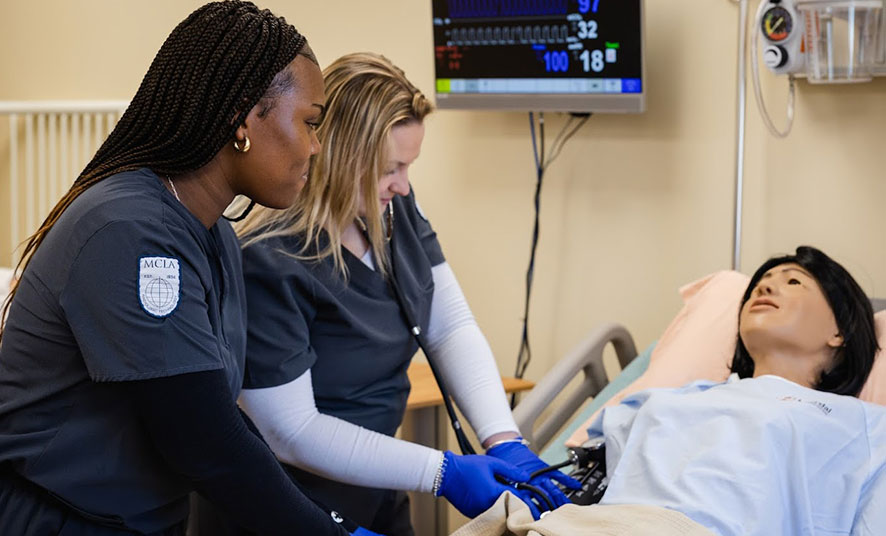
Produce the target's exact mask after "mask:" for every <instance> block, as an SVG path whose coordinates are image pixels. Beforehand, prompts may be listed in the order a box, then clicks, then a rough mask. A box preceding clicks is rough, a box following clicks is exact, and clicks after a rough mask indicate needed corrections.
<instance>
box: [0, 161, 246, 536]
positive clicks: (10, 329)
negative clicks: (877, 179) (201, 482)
mask: <svg viewBox="0 0 886 536" xmlns="http://www.w3.org/2000/svg"><path fill="white" fill-rule="evenodd" d="M245 313H246V311H245V291H244V288H243V282H242V266H241V262H240V248H239V245H238V242H237V239H236V236H235V235H234V232H233V230H232V229H231V226H230V225H229V224H228V223H227V222H224V221H220V222H219V223H217V224H216V225H214V226H213V227H212V228H211V229H208V230H207V229H206V228H205V227H203V225H202V224H201V223H200V222H199V221H198V220H197V219H196V218H195V217H194V216H193V215H192V214H191V213H190V212H188V210H187V209H186V208H185V207H184V206H183V205H181V203H179V202H178V201H177V200H176V199H175V198H174V197H173V196H172V194H170V193H169V192H168V191H167V190H166V188H165V187H164V186H163V184H162V183H161V182H160V180H159V179H158V177H157V175H155V174H154V173H152V172H151V171H149V170H147V169H142V170H138V171H131V172H125V173H120V174H117V175H113V176H111V177H108V178H106V179H104V180H102V181H101V182H99V183H97V184H96V185H94V186H92V187H90V188H89V189H88V190H87V191H86V192H84V193H83V194H81V195H80V196H79V197H78V198H77V199H76V200H75V201H74V202H73V203H72V204H71V206H70V207H68V209H67V210H66V211H65V212H64V213H63V214H62V216H61V218H60V219H59V220H58V222H57V223H56V224H55V226H54V227H53V228H52V230H51V231H50V232H49V233H48V235H47V236H46V239H45V240H44V241H43V243H42V245H41V246H40V248H39V249H38V250H37V252H36V254H35V255H34V257H33V258H32V260H31V262H30V264H29V266H28V268H27V270H26V271H25V273H24V276H23V278H22V281H21V284H20V285H19V288H18V292H17V294H16V296H15V299H14V301H13V303H12V306H11V309H10V314H9V319H8V322H7V324H6V329H5V332H4V334H3V341H2V347H0V462H8V463H9V464H10V465H11V466H12V468H13V469H14V470H15V471H16V472H18V473H19V474H21V475H22V476H24V477H25V478H27V479H29V480H31V481H32V482H34V483H36V484H38V485H40V486H42V487H43V488H45V489H47V490H49V491H50V492H52V493H53V494H55V495H56V496H57V497H59V498H60V499H61V500H63V501H65V502H67V503H69V504H70V505H71V506H72V507H74V508H77V509H80V510H84V511H86V512H89V513H91V514H94V515H99V516H104V517H107V518H109V519H110V520H116V521H117V522H118V523H120V524H123V525H125V526H126V527H129V528H132V529H136V530H139V531H143V532H153V531H157V530H161V529H163V528H166V527H169V526H171V525H174V524H176V523H179V522H181V521H182V520H183V519H184V518H185V517H186V516H187V512H188V492H189V491H190V489H191V488H190V486H189V485H188V483H187V482H185V481H184V480H183V479H182V478H181V477H179V476H177V475H176V474H173V473H172V472H171V471H170V469H169V468H168V466H167V465H166V464H165V463H164V462H163V460H162V459H161V458H160V456H159V454H158V453H157V452H156V451H155V450H154V448H153V447H152V442H151V439H150V437H148V436H147V435H146V433H145V431H144V430H143V429H142V427H141V426H140V424H139V422H138V419H137V417H136V416H135V414H134V412H133V409H132V408H131V406H130V404H129V402H128V399H127V396H126V392H125V387H126V386H125V384H124V385H121V384H120V382H126V381H131V380H144V379H150V378H158V377H167V376H174V375H177V374H184V373H189V372H197V371H208V370H218V369H224V370H225V372H226V373H227V377H228V380H229V382H230V387H231V397H232V398H236V395H237V393H239V390H240V386H241V384H242V370H243V362H244V356H245V346H246V341H245V331H246V318H245Z"/></svg>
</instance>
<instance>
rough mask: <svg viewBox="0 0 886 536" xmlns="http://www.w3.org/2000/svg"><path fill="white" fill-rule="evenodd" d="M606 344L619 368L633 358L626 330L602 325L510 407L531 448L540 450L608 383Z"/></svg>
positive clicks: (632, 350)
mask: <svg viewBox="0 0 886 536" xmlns="http://www.w3.org/2000/svg"><path fill="white" fill-rule="evenodd" d="M609 343H611V344H612V345H613V347H614V348H615V353H616V356H617V357H618V362H619V364H620V365H621V367H622V368H624V367H626V366H627V365H628V363H630V362H631V361H632V360H633V359H634V358H635V357H637V348H636V346H635V345H634V339H633V338H632V337H631V335H630V333H628V330H627V329H625V328H624V327H623V326H622V325H620V324H615V323H607V324H603V325H602V326H599V327H598V328H596V329H595V330H594V331H592V332H591V334H590V335H588V336H587V337H586V338H585V339H584V340H583V341H582V342H581V343H579V344H578V345H577V346H575V347H574V348H573V349H572V350H571V351H570V352H569V353H568V354H566V356H565V357H563V358H562V359H560V360H559V361H558V362H557V364H556V365H554V367H553V368H552V369H551V370H550V371H548V373H547V374H545V375H544V377H543V378H542V379H541V380H540V381H539V382H538V383H537V384H536V385H535V387H534V388H533V389H532V390H531V391H530V392H529V393H528V394H527V395H526V396H524V397H523V399H522V400H521V402H520V403H519V404H518V405H517V407H516V408H515V409H514V419H515V420H516V421H517V426H518V427H519V428H520V433H521V434H523V437H524V438H526V439H527V440H529V442H530V443H531V444H532V448H533V450H535V451H536V452H540V451H541V450H542V449H543V448H544V446H545V445H547V443H548V442H549V441H550V440H551V439H552V438H553V437H554V435H555V434H556V433H557V431H559V430H560V428H561V427H562V426H563V425H564V424H566V422H567V421H568V420H569V419H570V418H572V416H573V415H574V414H575V412H576V411H578V409H579V408H580V407H581V405H582V404H583V403H584V402H585V400H587V399H588V397H592V396H596V394H597V393H599V392H600V391H601V390H602V389H603V388H604V387H606V384H607V383H609V379H608V378H607V376H606V370H605V369H604V368H603V349H604V348H605V347H606V345H607V344H609ZM579 372H582V373H583V374H584V378H583V380H582V382H581V384H580V385H579V386H578V387H577V388H575V389H574V390H573V391H572V392H570V393H569V394H568V395H567V397H566V399H565V400H564V401H563V402H562V403H560V404H559V405H558V406H557V407H556V408H555V409H554V410H553V413H552V414H551V415H550V416H548V417H547V418H546V419H545V422H543V423H541V424H540V425H539V426H538V429H537V430H533V428H534V426H535V422H536V421H537V420H538V418H539V417H540V416H541V414H542V413H543V412H544V411H545V410H546V409H547V408H548V406H549V405H550V404H551V402H552V401H553V400H554V398H555V397H556V396H557V395H559V394H560V393H561V392H562V391H563V389H565V388H566V386H567V384H569V382H570V381H572V380H573V379H574V378H575V377H576V376H577V375H578V373H579Z"/></svg>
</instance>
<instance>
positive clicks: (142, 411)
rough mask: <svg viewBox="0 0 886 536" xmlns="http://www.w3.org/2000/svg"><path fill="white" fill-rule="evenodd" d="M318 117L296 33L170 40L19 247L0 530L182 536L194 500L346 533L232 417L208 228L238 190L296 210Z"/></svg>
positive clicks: (251, 8) (238, 513)
mask: <svg viewBox="0 0 886 536" xmlns="http://www.w3.org/2000/svg"><path fill="white" fill-rule="evenodd" d="M323 103H324V96H323V85H322V77H321V74H320V70H319V68H318V66H317V62H316V59H315V58H314V56H313V54H312V52H311V50H310V48H309V47H308V45H307V43H306V41H305V38H304V37H303V36H302V35H300V34H299V33H298V32H297V31H296V30H295V28H293V27H292V26H291V25H289V24H288V23H287V22H286V21H285V19H283V18H280V17H277V16H275V15H273V14H272V13H270V12H269V11H267V10H260V9H258V8H257V7H256V6H255V5H254V4H252V3H249V2H243V1H237V0H230V1H224V2H213V3H210V4H207V5H205V6H203V7H201V8H199V9H197V10H196V11H194V12H193V13H192V14H191V15H190V16H188V17H187V18H186V19H185V20H184V21H183V22H181V23H180V24H179V25H178V26H177V27H176V28H175V29H174V30H173V31H172V33H170V35H169V36H168V38H167V39H166V41H165V43H164V44H163V46H162V47H161V48H160V50H159V52H158V53H157V55H156V57H155V59H154V61H153V63H152V64H151V66H150V68H149V69H148V72H147V74H146V75H145V77H144V79H143V81H142V83H141V86H140V87H139V89H138V92H137V93H136V95H135V97H134V98H133V99H132V102H131V104H130V106H129V108H128V109H127V110H126V112H125V114H124V115H123V117H122V118H121V120H120V122H119V124H118V125H117V126H116V128H115V129H114V130H113V132H112V133H111V134H110V135H109V137H108V139H107V140H106V141H105V143H104V144H103V145H102V146H101V148H100V149H99V150H98V152H97V153H96V155H95V157H94V158H93V159H92V161H91V162H90V163H89V164H88V165H87V166H86V168H85V169H84V170H83V172H82V174H81V175H80V176H79V177H78V178H77V180H76V181H75V182H74V185H73V186H72V187H71V189H70V191H69V192H68V193H67V194H66V195H65V196H64V197H63V198H62V199H61V200H60V201H59V202H58V204H57V205H56V206H55V208H54V209H53V210H52V212H51V213H50V215H49V216H48V217H47V219H46V221H45V222H44V223H43V225H42V226H41V227H40V228H39V229H38V230H37V232H36V233H35V234H34V235H33V236H32V237H31V238H30V239H29V241H28V242H27V244H26V246H25V248H24V255H23V258H22V260H21V262H20V264H19V273H20V276H21V277H20V280H19V281H18V283H17V284H16V285H15V287H14V288H13V290H12V293H11V297H10V301H9V302H7V304H6V306H5V308H4V316H5V313H8V317H7V321H6V324H5V327H4V328H3V330H2V332H0V336H2V340H0V534H15V535H19V536H20V535H41V536H42V535H48V534H90V535H98V534H101V535H111V534H114V535H117V534H133V533H138V534H163V535H173V534H175V535H178V534H184V533H185V529H186V524H187V516H188V509H189V502H188V497H189V494H190V492H192V491H197V492H199V493H200V494H201V495H202V496H203V497H205V498H206V499H207V500H209V501H211V502H213V503H215V504H216V505H217V506H218V507H219V508H220V509H222V510H224V511H225V512H226V514H227V515H228V516H229V517H230V518H231V519H232V520H234V521H235V522H236V523H237V524H239V525H241V526H243V527H245V528H247V529H249V530H250V531H253V532H256V533H260V534H284V533H285V534H311V535H314V534H346V533H347V532H348V531H347V530H346V529H345V528H343V525H342V519H341V516H339V515H337V514H336V513H334V512H331V513H330V512H326V511H324V510H322V509H321V508H319V507H318V506H317V505H315V504H314V503H313V502H311V501H310V500H308V499H307V498H305V496H304V495H302V494H301V492H300V491H299V490H298V488H296V486H295V485H294V484H293V482H292V481H291V479H290V478H289V477H288V476H287V474H286V473H285V472H284V471H283V470H282V469H281V468H280V465H279V464H278V462H277V460H276V459H275V457H274V455H273V454H272V452H271V451H270V449H269V448H268V447H267V446H266V445H265V444H264V443H263V441H261V439H260V438H259V437H258V436H257V434H255V433H253V432H252V431H250V428H249V427H248V426H247V421H246V420H245V419H244V418H243V417H242V415H241V414H240V413H239V411H238V409H237V406H236V399H237V395H238V393H239V391H240V387H241V385H242V378H243V366H244V356H245V345H246V321H245V291H244V287H243V282H242V269H241V264H240V248H239V245H238V243H237V239H236V237H235V235H234V233H233V230H232V229H231V226H230V224H229V223H227V222H226V221H223V220H222V219H221V216H222V212H223V210H224V209H225V208H226V207H227V206H228V204H229V203H231V201H232V200H233V199H234V197H235V196H236V195H243V196H246V197H248V198H250V199H251V200H252V201H253V202H255V203H259V204H261V205H264V206H267V207H273V208H283V207H286V206H288V205H290V204H291V203H292V202H293V201H294V200H295V198H296V196H297V194H298V193H299V191H300V189H301V187H302V185H303V184H304V181H305V177H306V176H307V173H308V163H309V160H310V157H311V155H313V154H315V153H316V152H317V151H318V150H319V141H318V139H317V137H316V134H315V133H314V128H315V127H316V125H317V123H318V121H319V120H320V117H321V116H322V113H323V109H324V104H323ZM345 524H346V523H345ZM350 529H352V530H356V531H357V533H360V532H361V531H362V529H357V527H356V526H350ZM196 530H197V531H199V530H200V527H197V528H196ZM204 532H205V531H204ZM362 532H363V533H364V534H365V533H366V531H362Z"/></svg>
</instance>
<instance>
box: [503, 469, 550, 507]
mask: <svg viewBox="0 0 886 536" xmlns="http://www.w3.org/2000/svg"><path fill="white" fill-rule="evenodd" d="M495 479H496V480H498V481H499V482H501V483H502V484H504V485H505V486H509V487H513V488H514V489H518V490H526V491H528V492H530V493H532V494H533V495H535V496H536V497H538V498H539V499H541V500H542V501H543V502H544V503H545V506H547V509H548V511H551V512H552V511H554V509H556V506H554V503H553V502H552V501H551V499H550V498H548V494H547V493H545V492H544V490H542V489H541V488H539V487H536V486H533V485H532V484H529V483H526V482H511V481H510V480H507V479H506V478H504V477H502V476H499V475H495Z"/></svg>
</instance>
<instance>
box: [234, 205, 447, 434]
mask: <svg viewBox="0 0 886 536" xmlns="http://www.w3.org/2000/svg"><path fill="white" fill-rule="evenodd" d="M392 202H393V203H394V233H393V238H392V240H394V241H395V244H394V251H395V258H394V260H393V262H395V263H396V266H395V268H396V270H395V272H396V275H397V281H398V283H399V285H400V287H401V288H402V291H403V293H404V295H405V299H406V301H407V302H408V304H409V307H410V308H411V309H412V314H413V316H414V318H415V319H416V321H417V322H418V323H419V324H420V325H421V327H422V329H423V330H425V329H427V326H428V319H429V317H430V310H431V298H432V296H433V293H434V280H433V277H432V275H431V267H432V266H436V265H438V264H440V263H442V262H444V258H443V253H442V251H441V250H440V244H439V243H438V242H437V235H436V233H435V232H434V230H433V229H432V228H431V225H430V223H428V221H427V220H426V219H425V218H424V216H423V215H422V213H421V211H420V210H419V209H418V207H417V205H416V203H415V197H414V193H410V195H409V196H407V197H399V196H398V197H395V198H394V200H393V201H392ZM301 244H302V242H301V240H300V238H299V237H296V236H287V237H274V238H271V239H268V240H264V241H262V242H259V243H257V244H254V245H250V246H249V247H247V248H245V249H244V250H243V271H244V276H245V278H246V295H247V308H248V311H249V318H250V322H249V326H248V336H247V346H246V373H245V379H244V384H243V386H244V387H245V388H253V389H254V388H262V387H272V386H276V385H283V384H285V383H288V382H290V381H292V380H294V379H296V378H298V377H299V376H301V375H302V374H303V373H304V372H305V371H307V370H308V369H310V370H311V378H312V380H313V387H314V398H315V400H316V402H317V408H318V410H319V411H320V412H321V413H324V414H327V415H332V416H334V417H338V418H341V419H344V420H346V421H348V422H351V423H354V424H357V425H359V426H363V427H365V428H368V429H370V430H374V431H376V432H380V433H383V434H387V435H393V434H394V432H396V430H397V427H398V426H399V425H400V422H401V421H402V419H403V414H404V412H405V410H406V398H407V397H408V396H409V389H410V384H409V379H408V378H407V376H406V369H407V368H408V367H409V362H410V360H411V359H412V357H413V356H414V355H415V352H416V351H417V349H418V344H417V343H416V342H415V339H414V338H413V336H412V334H411V333H410V332H409V326H408V325H407V323H406V320H405V319H404V316H403V314H402V313H401V311H400V306H399V304H398V302H397V300H396V299H395V297H394V295H393V293H392V290H391V288H390V287H389V285H388V282H387V281H385V279H384V278H383V277H382V275H381V274H380V273H379V272H377V271H375V270H373V269H372V268H370V267H368V266H366V265H365V264H364V263H363V262H362V261H361V260H360V259H358V258H357V257H355V256H354V255H352V254H351V253H350V252H349V251H348V250H346V249H343V254H344V260H345V264H346V265H347V268H348V272H349V280H348V281H347V282H345V281H344V280H343V279H342V276H341V275H340V274H339V273H338V272H336V271H335V269H334V268H333V264H332V259H331V258H329V257H327V258H325V259H323V260H322V261H319V262H316V261H307V260H298V259H295V258H293V257H292V255H291V254H295V253H297V252H298V251H299V249H300V246H301ZM287 253H289V254H287Z"/></svg>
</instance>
